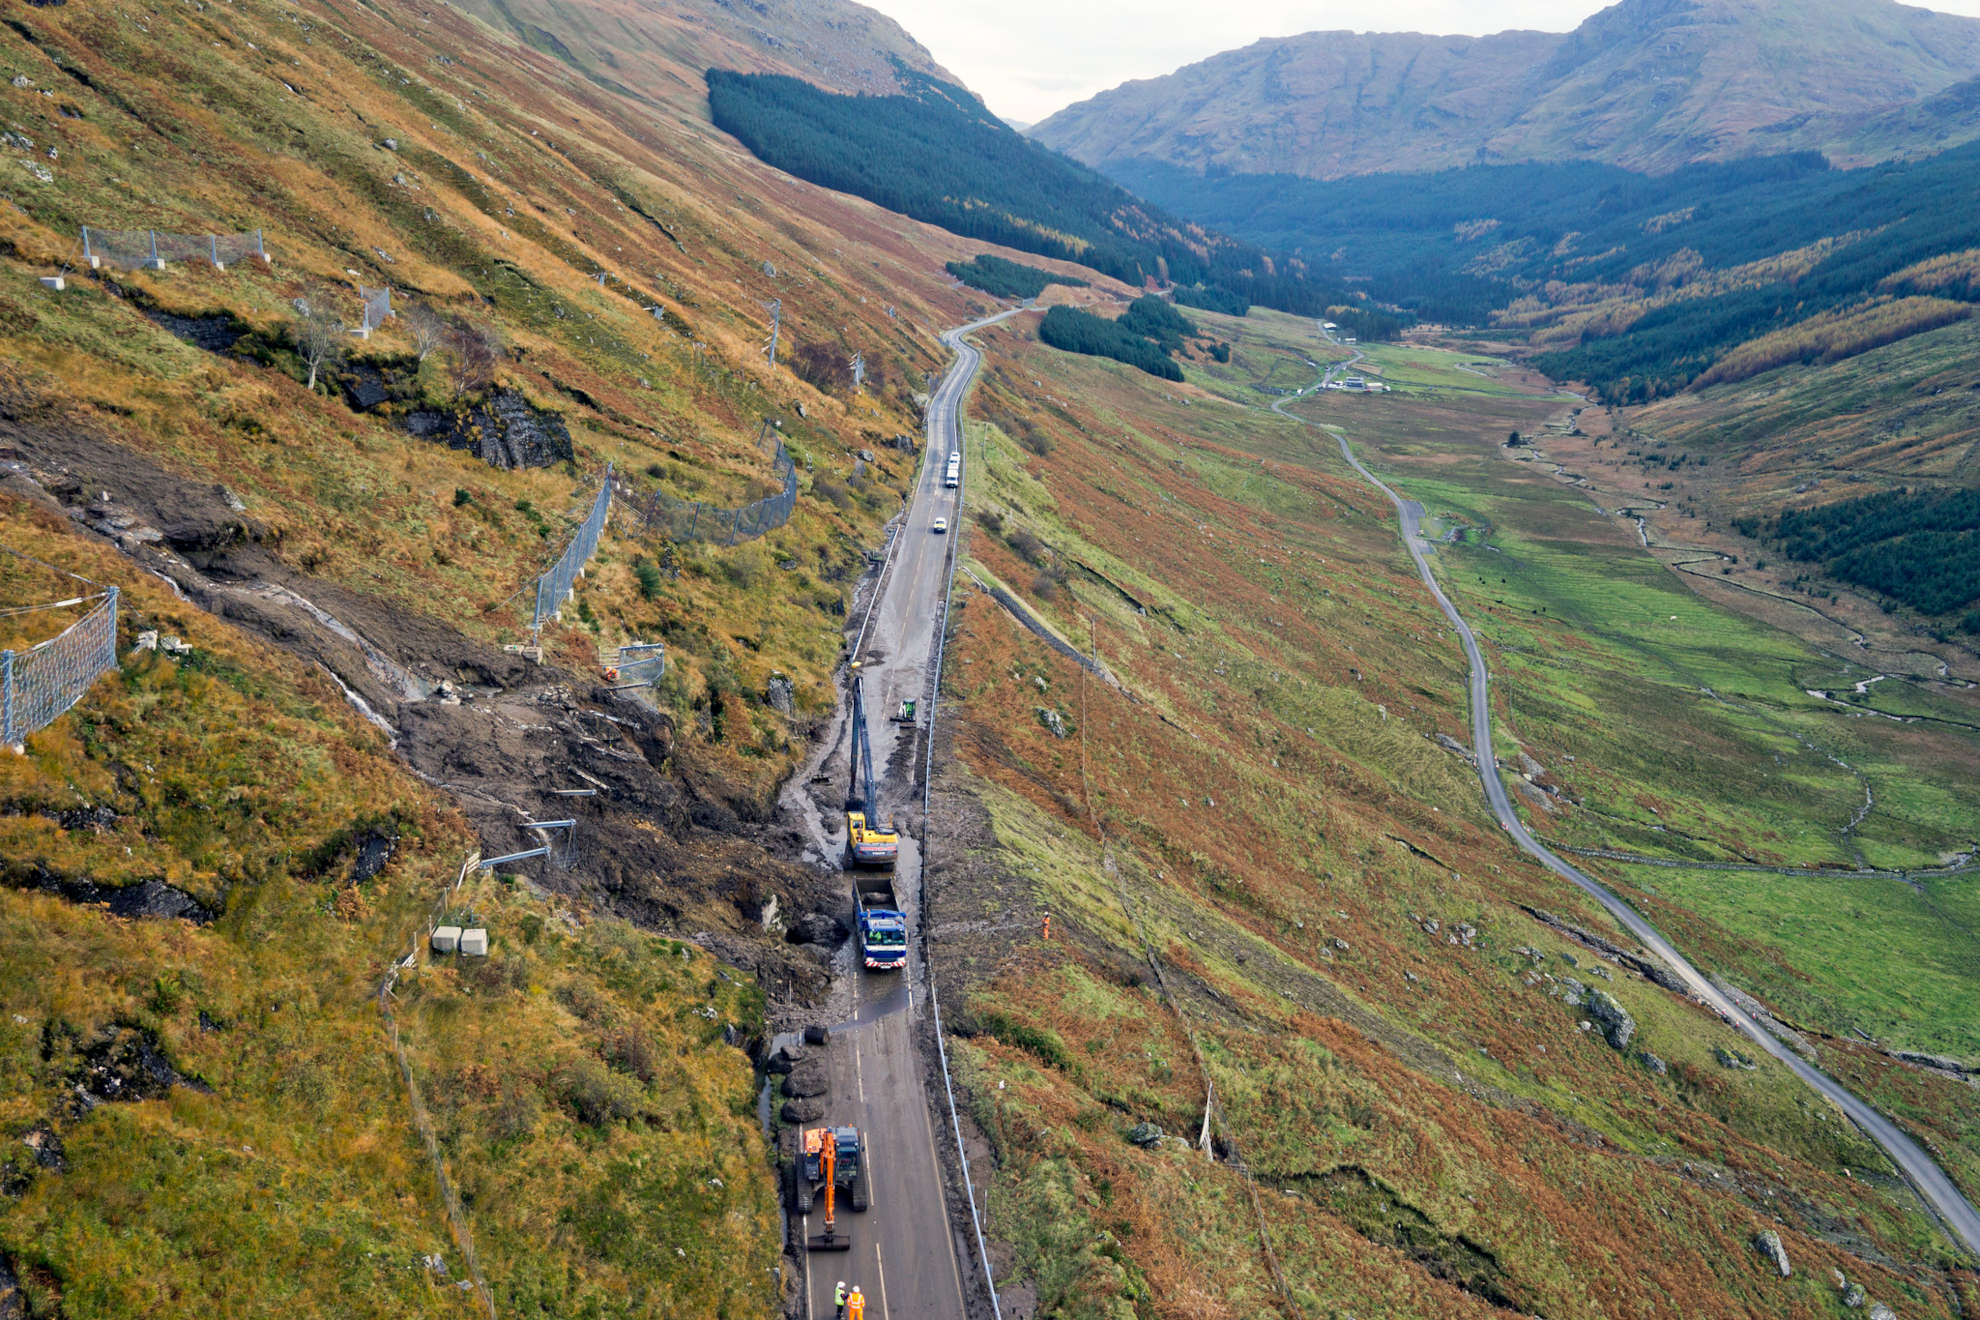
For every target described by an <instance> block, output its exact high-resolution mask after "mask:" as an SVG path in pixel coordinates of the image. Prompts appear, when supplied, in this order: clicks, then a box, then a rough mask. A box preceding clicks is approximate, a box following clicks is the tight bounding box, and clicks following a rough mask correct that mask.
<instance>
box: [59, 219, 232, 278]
mask: <svg viewBox="0 0 1980 1320" xmlns="http://www.w3.org/2000/svg"><path fill="white" fill-rule="evenodd" d="M82 245H83V260H84V261H86V262H88V263H89V268H90V269H91V270H95V269H97V268H98V267H101V266H122V267H125V268H126V269H130V270H137V269H142V268H149V269H151V270H163V269H164V268H165V266H166V263H168V262H173V261H206V262H211V263H212V264H213V265H215V266H218V267H220V268H221V269H222V270H224V269H226V268H227V267H228V266H230V265H232V264H233V263H235V262H237V261H246V260H248V259H249V258H250V257H252V258H255V259H257V260H260V261H266V260H268V249H267V247H265V246H264V245H263V244H262V241H261V231H260V230H259V229H257V230H255V231H254V232H253V233H251V234H168V233H165V232H164V231H163V230H158V229H92V228H91V227H90V226H88V225H84V226H83V228H82Z"/></svg>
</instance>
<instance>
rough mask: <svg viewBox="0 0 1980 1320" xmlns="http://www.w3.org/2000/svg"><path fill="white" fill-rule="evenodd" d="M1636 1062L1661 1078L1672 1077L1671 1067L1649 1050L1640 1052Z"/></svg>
mask: <svg viewBox="0 0 1980 1320" xmlns="http://www.w3.org/2000/svg"><path fill="white" fill-rule="evenodd" d="M1636 1061H1637V1062H1638V1063H1640V1064H1642V1065H1643V1066H1644V1067H1645V1068H1648V1069H1649V1070H1650V1071H1651V1072H1653V1073H1656V1074H1657V1075H1658V1076H1659V1077H1668V1076H1669V1075H1670V1071H1671V1065H1669V1064H1668V1063H1665V1062H1664V1061H1663V1060H1662V1059H1660V1058H1658V1057H1657V1056H1656V1055H1654V1054H1652V1053H1651V1052H1650V1051H1649V1050H1641V1051H1639V1052H1638V1053H1637V1056H1636Z"/></svg>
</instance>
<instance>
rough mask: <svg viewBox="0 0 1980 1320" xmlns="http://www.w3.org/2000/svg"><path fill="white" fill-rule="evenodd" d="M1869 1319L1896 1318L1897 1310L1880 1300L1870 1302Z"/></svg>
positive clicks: (1895, 1319)
mask: <svg viewBox="0 0 1980 1320" xmlns="http://www.w3.org/2000/svg"><path fill="white" fill-rule="evenodd" d="M1870 1320H1897V1312H1896V1311H1893V1310H1892V1309H1891V1308H1890V1307H1888V1306H1885V1305H1884V1304H1883V1303H1882V1302H1872V1303H1871V1304H1870Z"/></svg>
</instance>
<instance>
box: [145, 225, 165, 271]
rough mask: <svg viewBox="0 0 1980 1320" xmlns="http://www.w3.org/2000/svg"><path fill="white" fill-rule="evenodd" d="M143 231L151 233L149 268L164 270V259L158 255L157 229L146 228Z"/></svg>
mask: <svg viewBox="0 0 1980 1320" xmlns="http://www.w3.org/2000/svg"><path fill="white" fill-rule="evenodd" d="M144 232H145V233H147V234H149V235H151V262H150V265H151V268H152V269H153V270H164V269H165V259H164V258H163V257H161V256H159V255H158V231H157V230H156V229H147V230H145V231H144Z"/></svg>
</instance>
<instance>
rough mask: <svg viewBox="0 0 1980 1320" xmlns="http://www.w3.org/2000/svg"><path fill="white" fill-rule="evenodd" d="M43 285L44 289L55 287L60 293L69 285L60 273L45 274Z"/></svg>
mask: <svg viewBox="0 0 1980 1320" xmlns="http://www.w3.org/2000/svg"><path fill="white" fill-rule="evenodd" d="M41 287H42V288H44V289H53V290H55V292H57V293H60V292H61V291H62V290H63V289H66V288H67V287H68V284H67V283H66V282H65V281H64V280H63V279H62V277H61V276H60V275H43V276H42V277H41Z"/></svg>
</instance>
